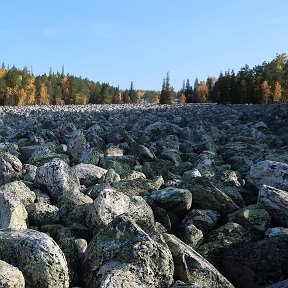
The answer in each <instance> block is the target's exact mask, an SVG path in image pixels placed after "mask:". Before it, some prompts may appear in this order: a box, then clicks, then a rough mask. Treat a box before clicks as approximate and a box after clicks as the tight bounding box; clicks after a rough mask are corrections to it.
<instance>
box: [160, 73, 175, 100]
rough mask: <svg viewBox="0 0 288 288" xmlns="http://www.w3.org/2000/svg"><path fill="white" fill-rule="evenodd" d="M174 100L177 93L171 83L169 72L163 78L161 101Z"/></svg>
mask: <svg viewBox="0 0 288 288" xmlns="http://www.w3.org/2000/svg"><path fill="white" fill-rule="evenodd" d="M174 100H175V93H174V89H173V87H172V86H171V85H170V76H169V72H167V74H166V77H165V78H164V79H163V83H162V90H161V93H160V99H159V102H160V104H173V103H174Z"/></svg>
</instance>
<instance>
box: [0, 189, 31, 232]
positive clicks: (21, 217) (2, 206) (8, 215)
mask: <svg viewBox="0 0 288 288" xmlns="http://www.w3.org/2000/svg"><path fill="white" fill-rule="evenodd" d="M27 222H28V213H27V211H26V209H25V207H24V205H23V204H22V203H21V202H20V201H19V200H18V199H17V198H15V197H13V195H9V194H8V195H6V194H5V193H3V192H0V229H4V228H10V229H27Z"/></svg>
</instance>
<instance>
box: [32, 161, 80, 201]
mask: <svg viewBox="0 0 288 288" xmlns="http://www.w3.org/2000/svg"><path fill="white" fill-rule="evenodd" d="M34 183H35V185H37V186H39V187H40V188H42V187H43V188H44V189H46V190H47V191H48V192H49V196H50V197H51V199H53V200H54V201H56V202H58V201H59V200H60V199H61V197H62V196H63V195H64V196H65V195H67V194H68V195H69V194H77V193H78V192H79V191H80V183H79V180H78V178H77V176H76V175H75V174H74V173H73V171H72V170H71V168H70V167H69V166H68V164H67V163H65V162H64V161H62V160H60V159H59V158H55V159H53V160H52V161H51V162H49V163H46V164H44V165H43V166H40V167H38V169H37V171H36V177H35V180H34Z"/></svg>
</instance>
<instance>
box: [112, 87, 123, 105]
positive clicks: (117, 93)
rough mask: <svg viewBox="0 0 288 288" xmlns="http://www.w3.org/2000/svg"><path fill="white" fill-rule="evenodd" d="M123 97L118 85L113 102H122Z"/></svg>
mask: <svg viewBox="0 0 288 288" xmlns="http://www.w3.org/2000/svg"><path fill="white" fill-rule="evenodd" d="M121 97H122V95H121V91H120V89H119V86H118V87H116V89H115V92H114V97H113V103H114V104H120V103H121V100H122V99H121Z"/></svg>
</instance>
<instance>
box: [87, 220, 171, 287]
mask: <svg viewBox="0 0 288 288" xmlns="http://www.w3.org/2000/svg"><path fill="white" fill-rule="evenodd" d="M109 262H114V263H115V262H116V263H117V266H118V265H121V264H123V265H125V266H126V264H129V265H130V264H131V265H132V266H136V267H137V269H131V270H130V269H129V270H130V272H129V271H127V269H126V268H127V266H126V268H125V269H124V271H122V272H120V273H121V274H122V275H123V273H124V274H126V275H127V273H128V274H129V279H132V280H131V281H132V282H135V281H136V280H135V279H138V280H137V281H138V283H139V282H140V283H143V286H132V287H151V288H152V287H155V288H156V287H159V288H160V287H167V286H168V285H170V284H172V282H173V272H174V265H173V259H172V255H171V252H170V251H169V249H168V247H167V246H166V244H165V242H164V241H163V239H162V237H161V236H160V235H159V238H158V239H157V241H155V240H153V239H152V238H151V237H150V236H149V235H148V234H146V233H145V232H144V231H143V230H142V229H141V228H140V227H139V226H138V225H137V224H136V223H135V222H134V221H133V220H131V219H130V218H129V217H127V216H124V215H121V216H118V217H117V218H116V219H114V220H113V221H112V222H111V223H110V224H109V225H107V226H106V227H104V228H103V229H102V230H100V231H99V232H98V233H97V234H96V235H95V236H94V238H93V239H92V241H91V242H90V243H89V245H88V248H87V251H86V256H85V258H84V261H83V267H82V268H83V275H82V277H83V280H84V282H85V285H86V287H99V285H100V283H101V282H102V283H103V278H105V277H106V276H107V275H105V273H107V272H105V271H107V270H108V271H111V268H109V269H108V268H107V266H105V265H107V263H109ZM125 271H126V272H125ZM114 272H115V269H114ZM131 273H132V274H133V275H131ZM122 277H123V276H122ZM108 278H109V277H108ZM108 278H106V279H108ZM120 283H121V282H120ZM100 287H101V286H100ZM103 287H119V286H103Z"/></svg>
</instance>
